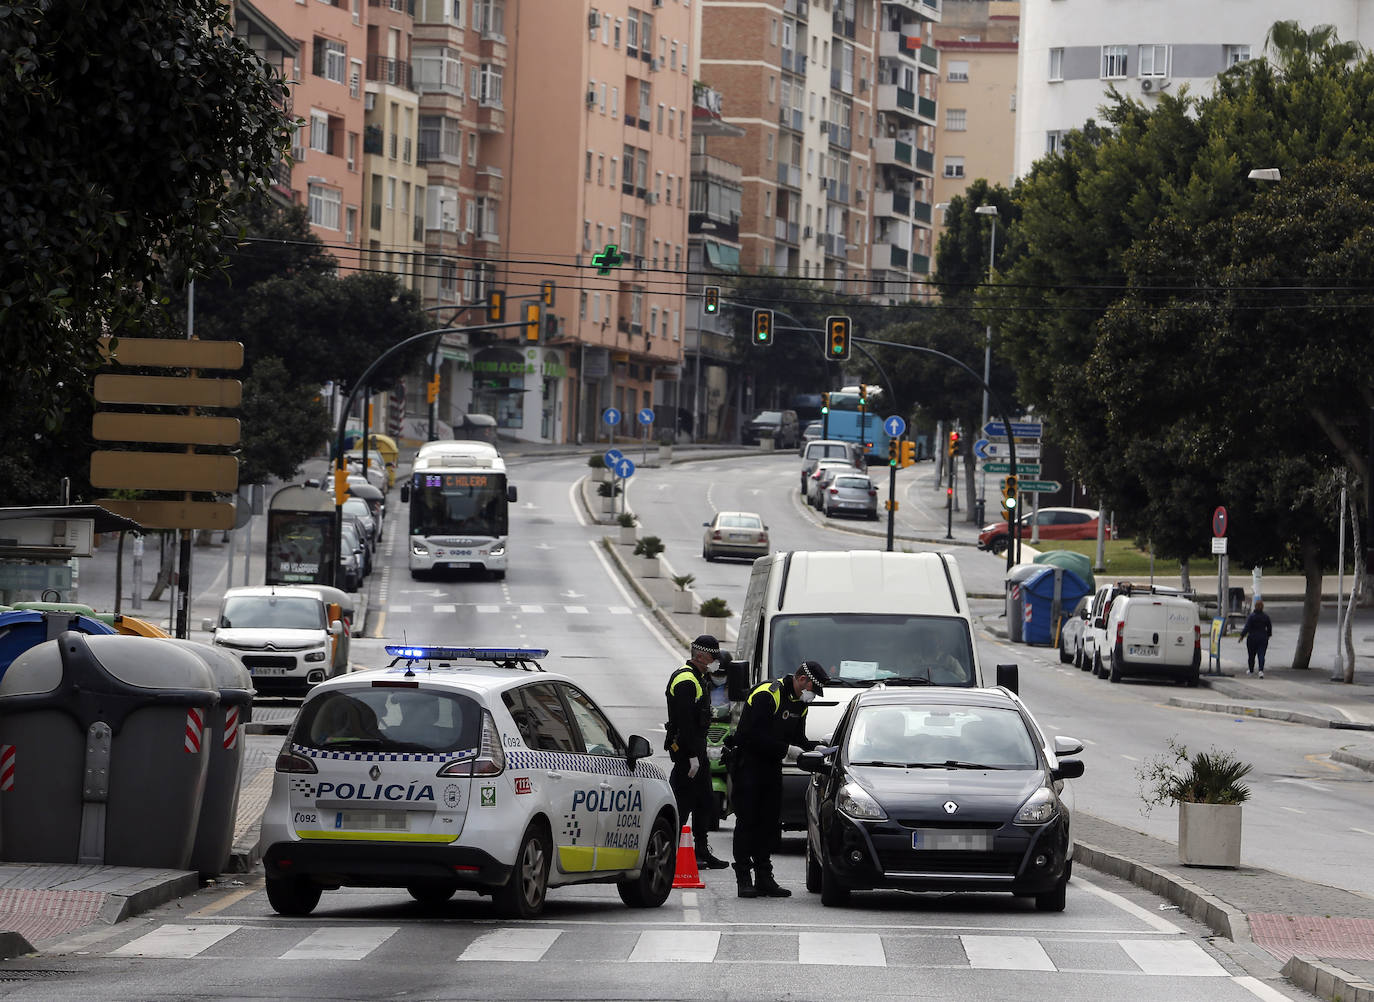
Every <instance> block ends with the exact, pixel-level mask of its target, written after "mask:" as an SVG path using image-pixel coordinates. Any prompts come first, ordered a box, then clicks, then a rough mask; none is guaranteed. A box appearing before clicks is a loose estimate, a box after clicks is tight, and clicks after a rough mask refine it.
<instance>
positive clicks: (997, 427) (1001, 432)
mask: <svg viewBox="0 0 1374 1002" xmlns="http://www.w3.org/2000/svg"><path fill="white" fill-rule="evenodd" d="M1011 433H1012V435H1013V437H1015V438H1040V437H1041V436H1042V435H1044V434H1045V425H1044V422H1042V421H1013V422H1012V423H1011ZM983 434H984V435H986V436H988V438H1006V437H1007V432H1006V426H1005V425H1003V424H1002V422H1001V421H989V422H988V423H987V424H985V425H983Z"/></svg>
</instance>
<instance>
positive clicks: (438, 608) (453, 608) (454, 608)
mask: <svg viewBox="0 0 1374 1002" xmlns="http://www.w3.org/2000/svg"><path fill="white" fill-rule="evenodd" d="M431 608H432V609H433V610H434V611H435V612H457V611H458V607H457V606H456V605H436V606H432V607H431Z"/></svg>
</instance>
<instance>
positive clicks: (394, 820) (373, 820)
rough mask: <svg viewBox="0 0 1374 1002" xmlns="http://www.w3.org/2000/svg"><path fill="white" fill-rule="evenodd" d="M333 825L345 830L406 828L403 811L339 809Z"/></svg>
mask: <svg viewBox="0 0 1374 1002" xmlns="http://www.w3.org/2000/svg"><path fill="white" fill-rule="evenodd" d="M334 827H335V828H341V829H344V830H345V831H371V832H403V831H405V830H406V814H405V812H404V811H339V812H338V813H337V814H335V816H334Z"/></svg>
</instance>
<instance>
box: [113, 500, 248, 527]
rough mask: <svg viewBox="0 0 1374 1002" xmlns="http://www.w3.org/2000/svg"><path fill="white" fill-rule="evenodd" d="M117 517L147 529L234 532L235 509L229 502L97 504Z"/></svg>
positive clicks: (116, 502)
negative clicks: (123, 517)
mask: <svg viewBox="0 0 1374 1002" xmlns="http://www.w3.org/2000/svg"><path fill="white" fill-rule="evenodd" d="M96 503H97V504H99V505H100V507H102V508H106V509H108V510H110V511H112V512H114V513H115V514H118V515H123V516H125V517H126V518H132V519H133V520H134V521H136V522H138V524H139V525H141V526H143V527H144V528H145V529H232V528H233V527H234V506H233V505H232V504H231V503H229V502H227V501H117V500H115V499H114V498H102V499H101V500H100V501H98V502H96Z"/></svg>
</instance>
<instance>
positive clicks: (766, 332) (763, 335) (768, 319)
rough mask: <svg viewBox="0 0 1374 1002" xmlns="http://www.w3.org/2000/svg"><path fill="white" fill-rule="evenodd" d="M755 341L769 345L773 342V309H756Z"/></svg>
mask: <svg viewBox="0 0 1374 1002" xmlns="http://www.w3.org/2000/svg"><path fill="white" fill-rule="evenodd" d="M754 343H755V344H758V345H769V344H772V343H773V311H772V310H755V311H754Z"/></svg>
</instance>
